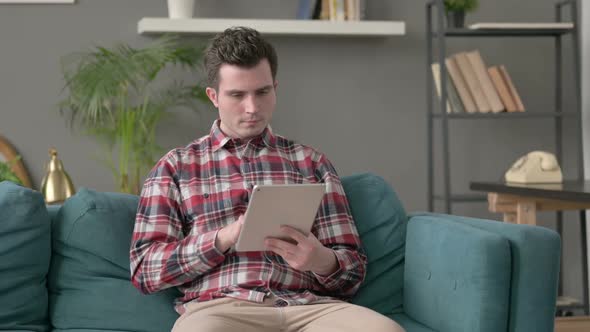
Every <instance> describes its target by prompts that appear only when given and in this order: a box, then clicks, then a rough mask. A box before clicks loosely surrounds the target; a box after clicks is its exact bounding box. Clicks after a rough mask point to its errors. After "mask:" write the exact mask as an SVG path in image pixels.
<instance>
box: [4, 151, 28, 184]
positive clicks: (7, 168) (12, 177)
mask: <svg viewBox="0 0 590 332" xmlns="http://www.w3.org/2000/svg"><path fill="white" fill-rule="evenodd" d="M18 160H20V156H17V157H16V158H15V159H13V160H12V161H7V162H3V161H0V182H2V181H12V182H14V183H16V184H19V185H21V186H22V185H23V183H22V181H21V180H20V179H19V178H18V176H16V174H14V172H13V171H12V169H11V167H12V165H13V164H14V163H16V162H17V161H18Z"/></svg>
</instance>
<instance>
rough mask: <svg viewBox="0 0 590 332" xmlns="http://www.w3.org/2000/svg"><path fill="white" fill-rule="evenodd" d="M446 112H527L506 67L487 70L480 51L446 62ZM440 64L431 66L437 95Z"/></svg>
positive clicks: (461, 53)
mask: <svg viewBox="0 0 590 332" xmlns="http://www.w3.org/2000/svg"><path fill="white" fill-rule="evenodd" d="M445 65H446V70H447V81H446V86H447V105H446V108H447V110H446V111H447V113H464V112H466V113H478V112H479V113H489V112H493V113H499V112H524V111H525V108H524V105H523V103H522V100H521V99H520V95H519V94H518V92H517V90H516V87H515V86H514V83H513V82H512V79H511V78H510V75H509V74H508V71H507V70H506V67H505V66H504V65H498V66H492V67H487V66H486V64H485V63H484V61H483V59H482V57H481V54H480V52H479V51H477V50H474V51H470V52H459V53H456V54H454V55H452V56H449V57H448V58H446V59H445ZM440 69H441V68H440V64H439V63H433V64H432V74H433V78H434V84H435V87H436V91H437V94H438V96H439V97H440V96H441V83H440Z"/></svg>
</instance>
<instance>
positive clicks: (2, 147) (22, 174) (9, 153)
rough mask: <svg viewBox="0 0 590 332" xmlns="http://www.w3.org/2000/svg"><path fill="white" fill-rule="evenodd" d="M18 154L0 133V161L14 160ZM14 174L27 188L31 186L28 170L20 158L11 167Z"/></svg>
mask: <svg viewBox="0 0 590 332" xmlns="http://www.w3.org/2000/svg"><path fill="white" fill-rule="evenodd" d="M17 156H18V153H17V152H16V149H15V148H14V146H13V145H12V144H10V142H9V141H8V139H6V138H5V137H3V136H1V135H0V162H6V161H11V160H14V159H15V158H16V157H17ZM11 169H12V171H13V172H14V174H15V175H16V176H17V177H18V178H19V179H20V180H21V181H22V183H23V185H24V186H25V187H28V188H32V183H31V177H30V176H29V172H28V171H27V169H26V168H25V164H24V163H23V161H22V159H21V160H18V161H16V162H15V163H14V164H12V167H11Z"/></svg>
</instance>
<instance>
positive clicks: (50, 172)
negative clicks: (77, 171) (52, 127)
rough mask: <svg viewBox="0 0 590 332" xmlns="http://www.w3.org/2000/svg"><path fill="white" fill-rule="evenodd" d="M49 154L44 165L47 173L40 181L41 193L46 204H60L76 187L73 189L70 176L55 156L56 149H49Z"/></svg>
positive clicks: (73, 192) (74, 191) (72, 193)
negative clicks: (47, 160)
mask: <svg viewBox="0 0 590 332" xmlns="http://www.w3.org/2000/svg"><path fill="white" fill-rule="evenodd" d="M49 156H50V157H51V159H50V160H49V162H48V163H47V166H46V167H45V170H46V171H47V174H45V177H43V181H42V183H41V193H43V197H45V202H46V203H47V204H61V203H63V202H64V201H65V200H66V199H68V198H69V197H70V196H72V195H74V194H75V193H76V189H74V184H73V183H72V180H71V179H70V176H69V175H68V173H66V171H65V170H64V166H63V164H62V162H61V160H59V159H58V158H57V151H56V150H55V149H50V150H49Z"/></svg>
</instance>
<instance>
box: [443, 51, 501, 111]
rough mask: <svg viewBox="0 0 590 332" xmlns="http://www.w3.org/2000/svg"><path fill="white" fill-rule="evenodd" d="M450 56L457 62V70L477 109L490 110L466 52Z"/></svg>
mask: <svg viewBox="0 0 590 332" xmlns="http://www.w3.org/2000/svg"><path fill="white" fill-rule="evenodd" d="M452 58H454V59H455V61H456V62H457V67H459V71H460V72H461V74H462V75H463V78H465V83H466V84H467V87H468V88H469V92H470V93H471V96H473V101H474V102H475V105H476V106H477V110H478V111H479V112H482V113H488V112H491V110H492V108H491V107H490V104H489V102H488V100H487V98H486V96H485V94H484V93H483V90H482V87H481V84H480V83H479V80H478V79H477V76H476V74H475V71H474V70H473V67H472V66H471V62H470V61H469V58H468V57H467V53H465V52H459V53H457V54H455V55H453V56H452Z"/></svg>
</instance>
